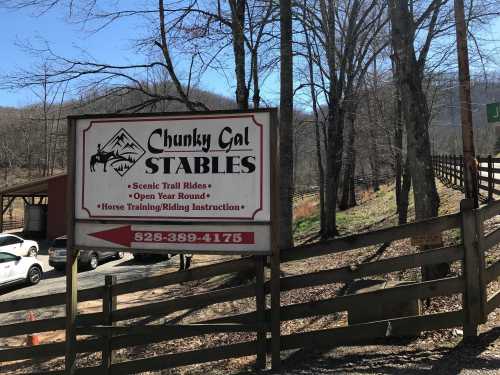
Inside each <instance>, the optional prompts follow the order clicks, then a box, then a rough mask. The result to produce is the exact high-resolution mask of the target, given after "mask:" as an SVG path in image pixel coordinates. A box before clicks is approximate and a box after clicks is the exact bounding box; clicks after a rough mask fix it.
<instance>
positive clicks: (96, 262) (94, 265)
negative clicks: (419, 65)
mask: <svg viewBox="0 0 500 375" xmlns="http://www.w3.org/2000/svg"><path fill="white" fill-rule="evenodd" d="M98 265H99V258H97V254H90V259H89V268H90V269H91V270H95V269H96V268H97V266H98Z"/></svg>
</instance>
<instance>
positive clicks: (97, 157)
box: [90, 151, 116, 172]
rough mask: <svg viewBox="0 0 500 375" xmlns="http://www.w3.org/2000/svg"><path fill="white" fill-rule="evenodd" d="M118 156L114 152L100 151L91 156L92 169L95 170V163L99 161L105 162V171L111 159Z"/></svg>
mask: <svg viewBox="0 0 500 375" xmlns="http://www.w3.org/2000/svg"><path fill="white" fill-rule="evenodd" d="M113 158H116V155H115V154H114V152H103V151H101V152H98V153H97V154H94V155H92V156H91V157H90V171H91V172H95V165H96V164H97V163H99V164H104V172H106V165H107V164H108V161H109V160H110V159H113Z"/></svg>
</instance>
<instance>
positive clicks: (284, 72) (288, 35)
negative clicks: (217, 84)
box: [280, 0, 294, 248]
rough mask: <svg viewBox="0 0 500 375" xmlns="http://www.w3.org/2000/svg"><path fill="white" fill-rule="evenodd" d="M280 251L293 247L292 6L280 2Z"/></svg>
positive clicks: (289, 0) (286, 1)
mask: <svg viewBox="0 0 500 375" xmlns="http://www.w3.org/2000/svg"><path fill="white" fill-rule="evenodd" d="M280 14H281V21H280V33H281V36H280V38H281V40H280V43H281V47H280V57H281V66H280V210H281V215H280V247H281V248H289V247H292V245H293V233H292V218H293V201H292V195H293V188H294V186H293V58H292V4H291V0H282V1H280Z"/></svg>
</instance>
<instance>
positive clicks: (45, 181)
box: [0, 174, 66, 197]
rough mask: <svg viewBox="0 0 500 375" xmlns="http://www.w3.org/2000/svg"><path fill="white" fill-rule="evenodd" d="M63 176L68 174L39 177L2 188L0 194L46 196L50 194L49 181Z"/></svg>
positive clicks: (7, 195)
mask: <svg viewBox="0 0 500 375" xmlns="http://www.w3.org/2000/svg"><path fill="white" fill-rule="evenodd" d="M62 177H66V174H58V175H55V176H49V177H44V178H39V179H37V180H34V181H31V182H26V183H24V184H19V185H13V186H7V187H5V188H3V189H0V195H3V196H4V197H31V196H36V197H42V196H44V197H45V196H47V194H48V190H49V181H52V180H56V179H59V178H62Z"/></svg>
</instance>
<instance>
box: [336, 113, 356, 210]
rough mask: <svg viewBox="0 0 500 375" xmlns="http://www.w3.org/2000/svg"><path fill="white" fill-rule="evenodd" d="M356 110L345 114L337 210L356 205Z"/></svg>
mask: <svg viewBox="0 0 500 375" xmlns="http://www.w3.org/2000/svg"><path fill="white" fill-rule="evenodd" d="M355 111H356V109H354V108H351V109H350V110H349V111H348V112H347V124H346V125H347V127H346V131H347V143H346V153H345V154H346V157H345V164H344V173H343V176H342V196H341V198H340V202H339V209H340V210H346V209H348V208H350V207H354V206H355V205H356V195H355V191H354V172H355V168H356V150H355V149H354V138H355V128H354V124H355V119H356V113H355Z"/></svg>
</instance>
